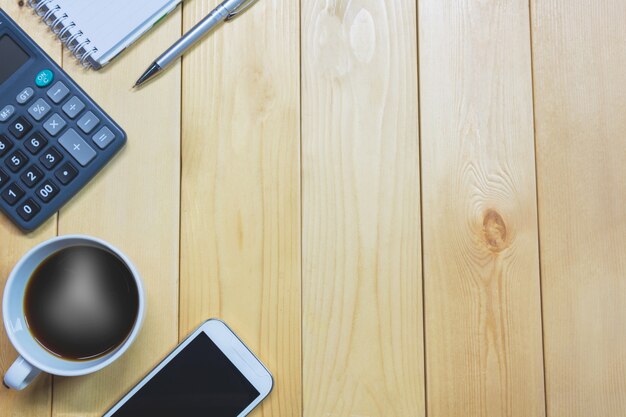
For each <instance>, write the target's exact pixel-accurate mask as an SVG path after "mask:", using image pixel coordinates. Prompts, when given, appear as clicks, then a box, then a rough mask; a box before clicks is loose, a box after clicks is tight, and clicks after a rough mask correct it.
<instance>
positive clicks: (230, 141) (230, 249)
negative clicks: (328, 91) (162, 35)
mask: <svg viewBox="0 0 626 417" xmlns="http://www.w3.org/2000/svg"><path fill="white" fill-rule="evenodd" d="M217 3H218V1H217V0H210V1H208V0H207V1H204V0H203V1H200V0H196V1H194V2H192V3H189V4H188V5H185V17H184V26H185V27H186V28H190V27H191V26H192V25H193V24H195V22H197V21H198V20H199V19H201V18H203V17H204V16H205V15H206V14H208V13H209V12H210V11H211V9H212V8H213V7H215V5H216V4H217ZM298 3H299V2H295V1H287V2H285V1H279V0H264V1H262V2H259V3H258V4H256V5H255V6H254V7H253V8H252V9H251V10H250V11H249V12H246V13H245V14H244V15H243V16H242V17H240V18H238V19H237V20H235V21H234V22H232V23H229V24H226V25H224V26H222V27H221V28H220V29H219V30H217V31H215V32H214V33H213V34H212V35H211V36H209V37H208V38H207V39H205V40H204V41H203V42H202V43H201V44H199V45H198V46H197V47H196V48H195V49H194V50H193V51H192V52H191V53H189V54H188V55H187V56H185V58H184V61H183V74H184V75H183V83H184V84H183V101H182V105H183V183H182V203H181V204H182V209H181V210H182V223H181V235H182V237H181V311H180V330H181V332H180V337H181V338H183V337H184V336H185V335H186V334H187V333H188V332H190V331H191V330H193V329H194V328H195V327H197V326H198V325H199V324H200V323H201V322H203V321H204V320H206V319H208V318H210V317H219V318H222V319H224V320H225V321H226V322H227V323H229V324H230V325H231V326H232V327H233V329H234V330H235V331H236V332H237V333H238V334H239V335H240V336H241V338H242V339H243V340H244V341H245V342H246V343H247V344H249V346H250V347H251V349H252V350H253V351H254V352H255V353H257V354H258V355H259V357H260V358H261V359H262V360H263V361H264V362H265V363H266V364H267V366H268V367H269V368H270V370H271V371H272V372H273V374H274V377H275V380H276V385H275V388H274V392H273V393H272V394H271V396H270V398H269V399H268V400H266V401H265V402H264V403H263V405H262V407H261V408H260V409H258V410H257V411H256V412H254V413H253V415H256V416H298V415H300V412H301V407H302V406H301V396H302V394H301V355H300V340H301V333H300V326H301V320H300V315H301V312H300V178H299V173H300V163H299V155H300V143H299V137H300V134H299V121H300V109H299V102H300V85H299V75H300V73H299V56H300V55H299V36H298V34H299V25H298V16H299V5H298ZM270 22H271V23H270Z"/></svg>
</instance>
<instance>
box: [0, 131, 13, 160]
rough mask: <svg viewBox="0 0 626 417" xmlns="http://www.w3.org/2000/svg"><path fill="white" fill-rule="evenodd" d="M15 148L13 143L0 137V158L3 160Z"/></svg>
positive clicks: (4, 137)
mask: <svg viewBox="0 0 626 417" xmlns="http://www.w3.org/2000/svg"><path fill="white" fill-rule="evenodd" d="M12 147H13V142H11V141H10V140H9V138H7V137H6V136H4V135H0V158H2V157H3V156H4V155H5V154H6V153H7V152H9V150H10V149H11V148H12Z"/></svg>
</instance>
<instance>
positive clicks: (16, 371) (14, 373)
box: [4, 356, 41, 391]
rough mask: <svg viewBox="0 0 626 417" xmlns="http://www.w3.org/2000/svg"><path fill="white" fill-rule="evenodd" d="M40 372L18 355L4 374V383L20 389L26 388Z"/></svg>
mask: <svg viewBox="0 0 626 417" xmlns="http://www.w3.org/2000/svg"><path fill="white" fill-rule="evenodd" d="M40 373H41V370H39V369H37V368H35V367H34V366H33V365H31V364H30V363H28V362H27V361H26V360H25V359H24V358H22V357H21V356H19V357H18V358H17V359H16V360H15V362H13V365H11V367H10V368H9V370H8V371H7V373H6V374H5V375H4V385H5V386H6V387H8V388H11V389H14V390H18V391H20V390H23V389H24V388H26V387H27V386H28V385H29V384H30V383H31V382H32V381H33V379H35V377H36V376H37V375H39V374H40Z"/></svg>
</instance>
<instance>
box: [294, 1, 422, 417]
mask: <svg viewBox="0 0 626 417" xmlns="http://www.w3.org/2000/svg"><path fill="white" fill-rule="evenodd" d="M302 47H303V50H306V51H308V53H306V54H303V56H302V77H303V85H302V95H303V96H302V99H303V105H302V112H303V118H302V149H303V155H302V167H303V170H302V190H303V229H302V230H303V232H302V233H303V235H302V240H303V242H302V243H303V275H302V283H303V305H302V308H303V358H304V362H303V381H304V391H303V394H304V413H303V415H304V416H306V417H318V416H333V417H340V416H341V417H343V416H345V417H348V416H372V417H373V416H376V417H383V416H385V417H392V416H393V417H402V416H423V415H424V378H423V373H424V372H423V359H424V356H423V331H422V323H423V321H422V293H421V289H422V281H421V257H420V239H421V235H420V184H419V140H418V137H419V133H418V95H417V30H416V7H415V3H414V2H413V1H398V2H392V3H389V4H388V5H387V6H385V4H384V3H382V2H376V1H363V0H358V1H351V2H338V3H337V4H329V3H328V2H323V1H308V2H304V3H303V10H302Z"/></svg>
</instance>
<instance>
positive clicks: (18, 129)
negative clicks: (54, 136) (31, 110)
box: [9, 116, 33, 139]
mask: <svg viewBox="0 0 626 417" xmlns="http://www.w3.org/2000/svg"><path fill="white" fill-rule="evenodd" d="M32 128H33V125H31V124H30V122H29V121H28V120H26V119H25V118H23V117H21V116H20V117H18V118H17V119H15V121H14V122H13V123H11V125H10V126H9V132H11V133H12V134H13V136H15V137H16V138H18V139H22V138H23V137H24V136H26V134H27V133H28V132H30V130H31V129H32Z"/></svg>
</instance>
